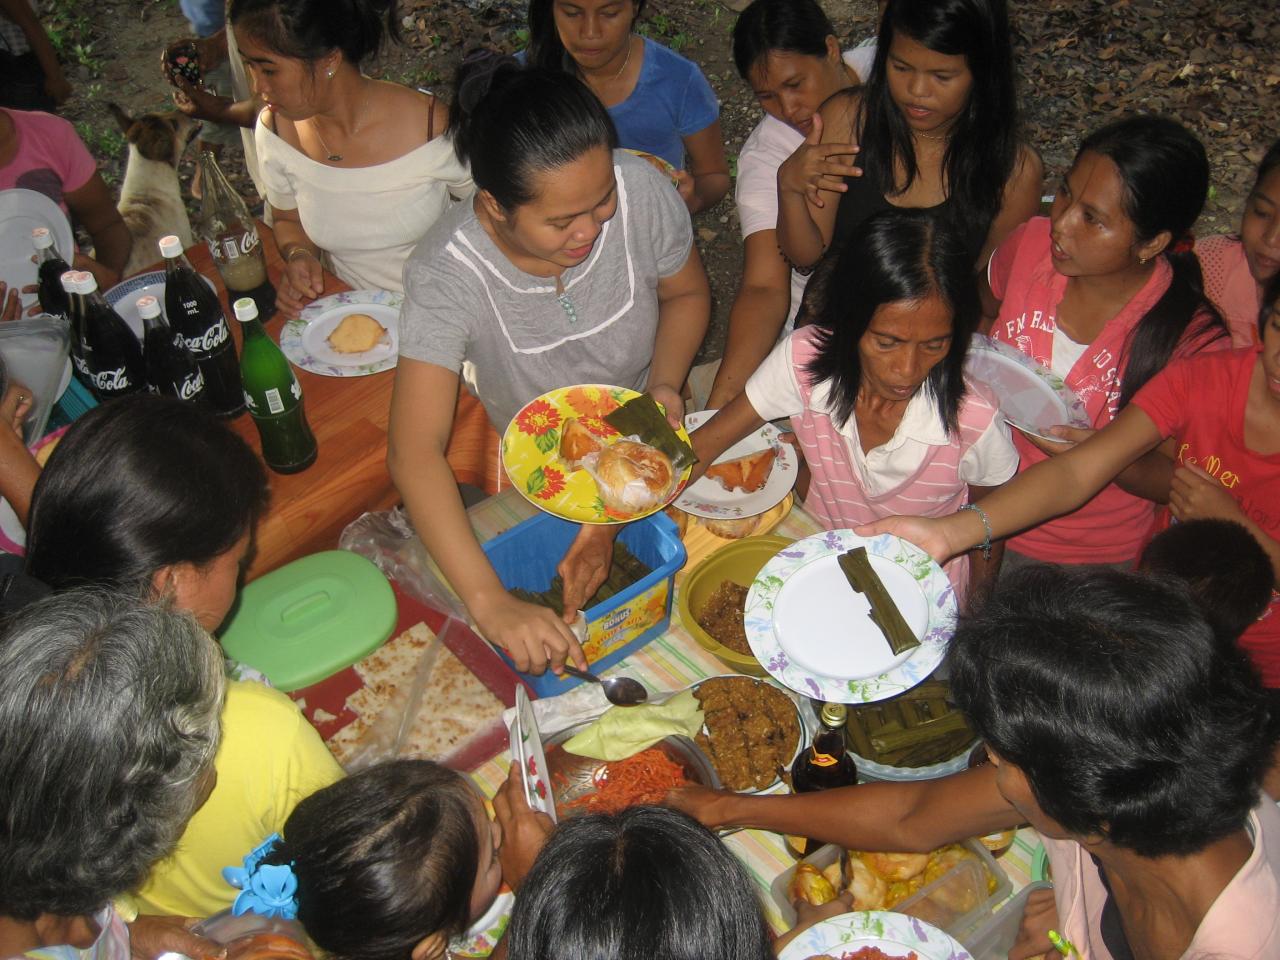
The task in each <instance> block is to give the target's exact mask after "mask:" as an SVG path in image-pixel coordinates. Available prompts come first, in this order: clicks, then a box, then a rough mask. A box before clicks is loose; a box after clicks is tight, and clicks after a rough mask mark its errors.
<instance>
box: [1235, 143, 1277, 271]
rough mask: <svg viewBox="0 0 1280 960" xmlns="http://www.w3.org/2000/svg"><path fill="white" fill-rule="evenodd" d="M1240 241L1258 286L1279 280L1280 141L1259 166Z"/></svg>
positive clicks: (1244, 217)
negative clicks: (1277, 277) (1275, 278)
mask: <svg viewBox="0 0 1280 960" xmlns="http://www.w3.org/2000/svg"><path fill="white" fill-rule="evenodd" d="M1240 241H1241V243H1242V244H1243V245H1244V256H1245V260H1246V261H1247V262H1248V264H1249V272H1250V273H1251V274H1253V279H1254V280H1255V281H1256V282H1257V283H1258V284H1260V285H1265V284H1266V283H1267V282H1268V281H1270V280H1271V279H1272V278H1274V277H1276V276H1280V140H1277V141H1276V142H1275V143H1273V144H1271V148H1270V149H1269V150H1268V151H1267V152H1266V154H1265V155H1264V156H1263V158H1262V162H1261V163H1259V164H1258V178H1257V180H1255V181H1254V184H1253V190H1252V191H1250V193H1249V199H1248V200H1246V201H1245V207H1244V216H1243V217H1241V218H1240Z"/></svg>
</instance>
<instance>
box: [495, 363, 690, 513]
mask: <svg viewBox="0 0 1280 960" xmlns="http://www.w3.org/2000/svg"><path fill="white" fill-rule="evenodd" d="M640 396H641V394H639V393H637V392H636V391H635V390H628V389H626V388H625V387H611V386H608V385H605V384H594V383H588V384H579V385H577V386H572V387H560V388H559V389H556V390H550V391H548V392H547V393H544V394H543V395H542V396H540V397H535V398H534V399H533V400H530V401H529V402H528V403H526V404H525V405H524V407H523V408H522V409H521V410H520V412H519V413H517V414H516V415H515V417H514V418H512V420H511V423H510V424H508V425H507V429H506V431H505V432H504V433H503V436H502V465H503V467H504V468H505V469H506V471H507V476H508V477H509V478H510V480H511V485H512V486H514V487H515V488H516V490H518V491H519V492H520V493H521V495H523V496H524V498H525V499H526V500H528V501H529V502H530V503H532V504H533V505H534V506H535V507H537V508H538V509H540V510H543V511H545V512H547V513H549V514H552V515H553V516H557V517H560V518H561V519H563V520H572V521H574V522H576V523H625V522H628V521H631V520H639V519H641V518H642V517H647V516H648V515H649V514H651V513H656V512H657V511H658V510H661V509H662V508H663V507H665V506H666V505H667V504H668V503H670V502H671V500H672V499H674V498H675V497H676V495H677V494H678V493H679V492H680V490H681V489H682V487H683V486H684V484H685V483H686V482H688V479H689V472H690V470H691V469H692V464H690V465H688V466H686V467H684V468H683V469H682V470H677V469H676V468H675V467H674V466H673V464H672V461H671V458H670V457H668V456H667V455H666V454H664V453H662V451H660V450H658V449H657V448H655V447H652V446H650V445H648V444H646V443H641V442H639V441H637V440H636V439H635V438H634V437H624V436H623V435H622V434H621V433H619V431H618V430H617V428H615V427H614V426H613V425H612V424H611V423H609V421H608V420H606V419H605V418H606V417H608V416H609V415H610V414H612V413H614V412H615V411H617V410H618V409H619V408H620V407H622V406H623V404H625V403H627V402H628V401H630V400H634V399H636V398H637V397H640ZM675 433H676V434H677V435H678V436H679V438H680V439H681V440H683V441H684V442H685V443H688V441H689V434H688V433H687V432H686V431H685V429H684V427H681V428H679V429H678V430H677V431H675Z"/></svg>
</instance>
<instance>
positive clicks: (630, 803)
mask: <svg viewBox="0 0 1280 960" xmlns="http://www.w3.org/2000/svg"><path fill="white" fill-rule="evenodd" d="M688 782H689V781H688V780H686V779H685V776H684V770H683V769H682V768H681V767H680V765H679V764H678V763H675V762H674V761H673V760H672V759H671V758H670V757H668V756H667V755H666V754H665V753H663V752H662V751H661V750H658V749H656V748H654V747H650V748H649V749H648V750H641V751H640V752H639V753H637V754H635V755H634V756H631V757H627V759H625V760H614V761H611V762H610V763H607V764H605V765H604V766H602V767H601V768H600V769H599V770H598V771H597V773H596V776H595V784H596V790H595V792H594V793H589V794H587V795H586V796H584V797H578V799H576V800H573V801H570V802H569V803H567V804H565V806H566V807H569V808H571V809H581V810H585V811H586V812H587V813H617V812H618V811H619V810H623V809H625V808H627V807H634V806H641V805H647V804H656V803H661V802H662V798H663V797H665V796H666V795H667V791H668V790H670V789H671V788H672V787H679V786H683V785H684V784H686V783H688Z"/></svg>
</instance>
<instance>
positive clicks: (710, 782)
mask: <svg viewBox="0 0 1280 960" xmlns="http://www.w3.org/2000/svg"><path fill="white" fill-rule="evenodd" d="M593 722H594V721H585V722H583V723H579V724H575V725H574V726H572V727H569V728H568V729H566V730H561V731H560V732H559V733H556V734H553V735H552V736H551V737H549V738H548V740H547V770H548V775H549V777H550V779H551V789H552V792H553V796H554V797H555V804H556V809H557V810H558V811H559V814H560V816H561V817H573V816H577V815H579V814H583V813H617V812H618V811H620V810H623V809H625V808H627V807H632V806H642V805H644V806H651V805H654V804H659V803H661V802H662V798H663V797H665V796H666V795H667V791H668V790H670V789H672V788H673V787H679V786H683V785H685V784H689V783H699V784H702V785H703V786H706V787H712V788H713V789H719V788H720V778H719V777H718V776H717V775H716V771H715V767H713V766H712V764H711V761H710V759H708V757H707V756H706V754H704V753H703V752H702V750H701V749H700V748H699V747H698V745H697V744H695V743H694V742H693V741H692V740H690V739H688V738H687V737H681V736H670V737H664V738H663V739H662V740H659V741H658V742H657V743H655V744H654V745H653V746H651V747H646V748H645V749H644V750H639V751H637V752H636V753H634V754H632V755H631V756H629V757H626V758H624V759H622V760H597V759H594V758H592V757H582V756H578V755H577V754H574V753H569V752H568V751H567V750H565V749H564V747H563V746H562V745H563V744H564V743H565V741H567V740H570V739H572V738H573V737H574V736H576V735H577V734H578V733H581V732H582V731H583V730H584V729H585V728H586V727H588V726H590V724H591V723H593Z"/></svg>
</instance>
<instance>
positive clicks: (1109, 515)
mask: <svg viewBox="0 0 1280 960" xmlns="http://www.w3.org/2000/svg"><path fill="white" fill-rule="evenodd" d="M1049 229H1050V224H1049V219H1048V218H1047V217H1035V218H1033V219H1031V220H1029V221H1027V222H1026V223H1024V224H1023V225H1022V226H1020V227H1018V228H1017V229H1016V230H1014V231H1013V233H1011V234H1009V236H1008V237H1007V238H1006V239H1005V241H1004V242H1003V243H1002V244H1001V245H1000V247H999V249H997V250H996V252H995V253H994V254H993V255H992V257H991V263H990V266H989V267H988V270H987V278H988V280H989V282H990V284H991V292H992V293H993V294H995V296H996V299H998V300H1000V301H1001V303H1000V314H999V316H998V317H997V318H996V321H995V324H994V326H992V328H991V337H992V339H993V340H999V341H1001V342H1003V343H1007V344H1009V345H1010V346H1013V347H1016V348H1017V349H1018V350H1020V351H1022V352H1023V353H1025V354H1026V355H1027V356H1029V357H1031V358H1032V359H1033V360H1035V361H1036V362H1037V363H1039V364H1040V365H1041V366H1043V367H1051V366H1052V360H1053V333H1054V330H1055V328H1056V326H1057V323H1056V314H1057V310H1058V304H1059V303H1061V302H1062V295H1063V293H1064V292H1065V290H1066V288H1067V278H1066V277H1064V276H1063V275H1062V274H1060V273H1059V272H1058V271H1057V270H1055V269H1054V266H1053V258H1052V257H1051V256H1050V253H1049V247H1050V238H1049ZM1172 278H1173V270H1172V269H1171V268H1170V267H1169V265H1168V263H1167V262H1166V261H1165V259H1164V258H1163V257H1161V258H1159V259H1158V260H1157V261H1156V264H1155V269H1154V270H1152V271H1151V276H1150V277H1149V278H1148V280H1147V282H1146V284H1145V285H1144V286H1143V288H1142V289H1141V290H1139V291H1138V292H1137V294H1135V295H1134V297H1133V299H1131V300H1130V301H1129V302H1128V303H1126V304H1125V305H1124V307H1123V308H1121V310H1120V312H1119V313H1117V314H1116V315H1115V316H1114V317H1112V318H1111V319H1110V320H1109V321H1107V324H1106V326H1104V327H1103V329H1102V331H1101V332H1100V333H1099V334H1098V335H1097V336H1096V337H1095V338H1094V340H1093V342H1092V343H1090V344H1088V345H1087V346H1086V347H1085V349H1084V353H1083V354H1081V356H1080V358H1079V359H1078V360H1077V361H1076V362H1075V364H1074V365H1073V366H1072V368H1071V370H1070V371H1069V373H1068V374H1067V376H1066V377H1064V378H1063V380H1064V381H1065V383H1066V385H1067V386H1069V387H1071V389H1073V390H1074V391H1075V392H1076V393H1077V394H1078V395H1079V397H1080V399H1081V400H1082V401H1083V402H1084V405H1085V411H1086V413H1087V414H1088V417H1089V420H1090V422H1091V425H1092V427H1093V428H1094V429H1101V428H1103V427H1105V426H1106V425H1107V424H1109V423H1110V422H1111V421H1112V420H1113V419H1115V415H1116V411H1117V408H1118V406H1119V400H1120V390H1121V382H1122V379H1123V376H1124V360H1125V356H1124V355H1125V348H1126V341H1127V339H1128V337H1129V335H1130V334H1131V333H1132V331H1133V329H1134V327H1136V326H1137V324H1138V322H1139V321H1140V320H1141V319H1142V318H1143V316H1145V315H1146V313H1147V311H1148V310H1150V309H1151V307H1152V306H1154V305H1155V303H1156V301H1157V300H1159V299H1160V297H1161V296H1163V295H1164V292H1165V291H1166V290H1167V289H1168V288H1169V284H1170V282H1171V281H1172ZM1227 346H1230V342H1229V341H1228V340H1227V339H1226V338H1225V337H1224V338H1222V339H1221V340H1219V341H1217V342H1216V343H1213V344H1210V345H1209V347H1208V349H1216V348H1225V347H1227ZM1195 349H1196V344H1188V343H1187V342H1186V341H1185V340H1184V341H1183V343H1181V344H1179V346H1178V348H1177V349H1176V351H1175V356H1177V355H1185V354H1187V353H1190V352H1192V351H1194V350H1195ZM1013 442H1014V445H1015V446H1016V447H1017V448H1018V454H1019V456H1020V457H1021V466H1020V467H1019V470H1020V471H1021V470H1026V469H1027V468H1028V467H1030V466H1031V465H1032V464H1035V463H1039V462H1040V461H1041V460H1045V459H1047V454H1044V453H1041V452H1040V450H1039V449H1038V448H1037V447H1036V446H1035V445H1033V444H1032V443H1031V441H1029V440H1027V439H1026V438H1025V437H1024V436H1022V434H1021V433H1020V432H1019V431H1017V430H1014V431H1013ZM1154 512H1155V507H1154V505H1153V504H1152V503H1151V501H1149V500H1144V499H1142V498H1141V497H1135V496H1133V495H1132V494H1130V493H1126V492H1125V491H1123V490H1121V489H1120V487H1119V486H1117V485H1116V484H1114V483H1110V484H1107V486H1105V487H1103V489H1102V490H1101V491H1100V492H1099V493H1098V494H1097V495H1095V496H1094V497H1093V498H1092V499H1091V500H1089V501H1087V502H1086V503H1085V504H1084V505H1083V506H1081V507H1080V508H1079V509H1077V510H1075V511H1073V512H1072V513H1069V514H1066V515H1065V516H1061V517H1058V518H1056V519H1054V520H1050V521H1048V522H1046V523H1043V524H1041V525H1040V526H1038V527H1034V528H1032V529H1031V530H1027V531H1026V532H1024V533H1022V534H1020V535H1019V536H1016V537H1013V538H1011V539H1010V540H1009V546H1010V548H1011V549H1013V550H1016V551H1018V552H1019V553H1022V554H1026V555H1027V556H1029V557H1033V558H1035V559H1036V560H1043V561H1047V562H1050V563H1124V562H1128V561H1132V560H1134V559H1135V558H1136V557H1137V555H1138V552H1139V551H1140V550H1141V548H1142V545H1143V543H1144V541H1145V538H1146V535H1147V533H1148V532H1149V530H1150V529H1151V523H1152V517H1153V515H1154Z"/></svg>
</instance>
